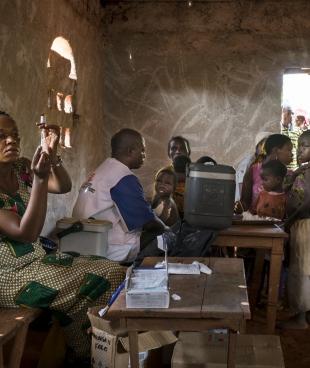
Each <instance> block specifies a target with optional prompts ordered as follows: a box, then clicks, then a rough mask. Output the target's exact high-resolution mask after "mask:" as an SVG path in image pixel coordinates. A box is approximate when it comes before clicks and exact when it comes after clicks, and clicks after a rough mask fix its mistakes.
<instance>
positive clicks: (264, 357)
mask: <svg viewBox="0 0 310 368" xmlns="http://www.w3.org/2000/svg"><path fill="white" fill-rule="evenodd" d="M226 357H227V334H218V333H213V334H212V333H211V332H206V333H199V332H182V333H180V335H179V340H178V342H177V343H176V345H175V347H174V351H173V357H172V365H171V366H172V368H194V367H199V368H226V366H227V365H226V362H227V361H226ZM284 367H285V366H284V360H283V354H282V349H281V344H280V338H279V336H272V335H238V336H237V353H236V368H284Z"/></svg>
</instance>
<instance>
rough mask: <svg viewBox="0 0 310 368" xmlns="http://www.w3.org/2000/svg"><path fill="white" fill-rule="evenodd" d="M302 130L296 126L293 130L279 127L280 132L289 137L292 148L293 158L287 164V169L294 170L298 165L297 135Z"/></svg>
mask: <svg viewBox="0 0 310 368" xmlns="http://www.w3.org/2000/svg"><path fill="white" fill-rule="evenodd" d="M302 132H303V130H302V129H299V128H296V129H294V130H290V129H287V128H282V129H281V134H284V135H286V136H287V137H289V138H290V140H291V142H292V145H293V149H292V153H293V160H292V162H291V163H290V164H289V165H288V166H287V167H288V169H291V170H295V169H297V167H298V165H297V154H296V153H297V146H298V138H299V136H300V135H301V134H302Z"/></svg>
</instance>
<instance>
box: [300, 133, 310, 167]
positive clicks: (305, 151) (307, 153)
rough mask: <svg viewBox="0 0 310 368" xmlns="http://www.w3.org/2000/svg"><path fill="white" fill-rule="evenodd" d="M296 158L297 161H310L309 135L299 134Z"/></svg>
mask: <svg viewBox="0 0 310 368" xmlns="http://www.w3.org/2000/svg"><path fill="white" fill-rule="evenodd" d="M297 160H298V162H299V163H301V164H302V163H304V162H308V161H310V137H309V136H305V135H304V136H301V137H299V139H298V149H297Z"/></svg>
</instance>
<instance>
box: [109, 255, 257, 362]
mask: <svg viewBox="0 0 310 368" xmlns="http://www.w3.org/2000/svg"><path fill="white" fill-rule="evenodd" d="M195 259H196V260H197V258H195ZM160 260H162V259H161V258H155V257H154V258H153V257H152V258H145V260H144V262H143V266H153V265H154V264H155V263H156V262H158V261H160ZM193 260H194V259H193V258H169V262H183V263H192V261H193ZM198 260H199V261H200V262H203V263H205V264H206V265H208V266H209V267H210V268H211V269H212V271H213V273H212V275H210V276H207V275H205V274H200V275H169V289H170V295H172V294H174V293H175V294H178V295H179V296H180V297H181V300H179V301H174V300H172V299H171V298H170V306H169V308H167V309H127V308H126V301H125V291H123V292H122V293H121V294H120V295H119V297H118V298H117V299H116V301H115V302H114V304H113V305H112V306H111V308H110V310H109V312H108V314H107V318H108V319H121V322H122V324H123V326H124V327H126V328H127V329H128V335H129V354H130V361H131V364H132V365H131V366H132V367H133V368H138V367H139V359H138V331H148V330H173V331H206V330H208V329H214V328H227V329H228V330H229V338H228V354H227V366H228V367H229V368H233V367H235V351H236V333H237V331H240V330H243V327H244V322H245V320H246V319H249V318H250V308H249V302H248V296H247V288H246V282H245V276H244V267H243V260H241V259H238V258H201V259H199V258H198Z"/></svg>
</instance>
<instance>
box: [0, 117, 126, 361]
mask: <svg viewBox="0 0 310 368" xmlns="http://www.w3.org/2000/svg"><path fill="white" fill-rule="evenodd" d="M41 128H42V134H43V137H44V139H43V144H42V146H41V147H39V148H38V149H37V150H36V152H35V154H34V156H33V159H32V162H31V163H30V161H29V160H27V159H25V158H19V143H20V138H19V134H18V129H17V125H16V123H15V121H14V120H13V119H12V118H11V117H10V116H9V115H8V114H6V113H4V112H0V307H17V306H18V305H23V306H27V307H30V308H42V309H48V310H50V311H51V312H52V313H53V314H54V315H55V317H57V318H59V320H60V322H61V324H62V325H63V326H64V331H65V335H66V337H67V343H68V346H69V347H70V348H71V350H72V351H73V352H74V355H75V357H77V358H82V357H87V356H89V355H90V337H89V336H88V335H87V334H86V328H87V327H88V326H87V324H88V320H87V315H86V311H87V309H88V307H91V306H94V305H104V304H106V303H107V301H108V299H109V297H110V296H111V293H112V292H113V291H114V290H115V289H116V288H117V287H118V285H119V284H120V283H121V282H122V280H123V279H124V269H123V267H121V266H119V265H118V264H117V263H115V262H112V261H109V260H107V259H104V258H101V257H95V256H90V257H73V256H70V255H66V254H62V253H56V254H50V255H47V254H46V253H45V251H44V249H43V248H42V246H41V244H40V242H39V241H38V240H37V239H38V237H39V234H40V232H41V230H42V227H43V224H44V220H45V215H46V207H47V195H48V192H50V193H66V192H68V191H70V190H71V180H70V178H69V176H68V174H67V172H66V170H65V168H64V167H63V166H62V165H61V161H60V160H58V159H57V155H56V152H57V145H58V142H59V128H58V127H57V126H44V127H41Z"/></svg>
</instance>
